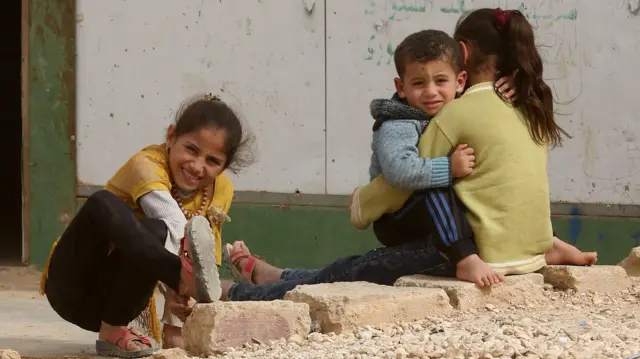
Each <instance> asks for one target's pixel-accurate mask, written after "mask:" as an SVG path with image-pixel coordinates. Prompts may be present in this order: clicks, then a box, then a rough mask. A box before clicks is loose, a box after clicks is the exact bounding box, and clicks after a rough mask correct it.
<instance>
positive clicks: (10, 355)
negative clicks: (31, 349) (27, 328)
mask: <svg viewBox="0 0 640 359" xmlns="http://www.w3.org/2000/svg"><path fill="white" fill-rule="evenodd" d="M0 359H20V354H19V353H18V352H17V351H15V350H11V349H0Z"/></svg>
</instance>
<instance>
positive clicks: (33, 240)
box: [21, 0, 76, 268]
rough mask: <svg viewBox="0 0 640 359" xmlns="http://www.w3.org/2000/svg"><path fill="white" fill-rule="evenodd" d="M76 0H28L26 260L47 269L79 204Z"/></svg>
mask: <svg viewBox="0 0 640 359" xmlns="http://www.w3.org/2000/svg"><path fill="white" fill-rule="evenodd" d="M75 41H76V2H75V1H73V0H72V1H69V0H49V1H39V0H22V69H21V75H22V90H21V91H22V198H23V204H22V262H23V264H26V265H29V264H33V265H36V267H38V268H41V267H42V266H43V265H44V263H45V261H46V259H47V257H48V255H49V249H50V247H51V244H52V243H53V242H54V241H55V239H56V238H57V237H58V236H59V235H60V234H61V233H62V231H63V230H64V227H65V226H66V225H67V224H68V223H69V221H70V219H71V218H72V217H73V215H74V213H75V208H76V193H75V188H76V148H75V123H76V71H75V62H76V51H75Z"/></svg>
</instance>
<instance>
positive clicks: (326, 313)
mask: <svg viewBox="0 0 640 359" xmlns="http://www.w3.org/2000/svg"><path fill="white" fill-rule="evenodd" d="M285 299H288V300H292V301H294V302H300V303H307V304H308V305H309V308H310V310H311V318H312V319H313V320H315V321H317V323H318V324H319V325H320V328H321V331H322V332H324V333H327V332H337V333H340V332H348V331H353V330H356V329H358V328H359V327H363V326H365V325H377V324H382V323H396V322H410V321H413V320H418V319H424V318H426V317H428V316H433V315H442V314H444V313H447V312H449V311H451V310H452V309H453V308H452V307H451V305H450V304H449V298H448V297H447V294H446V293H445V292H444V291H443V290H442V289H427V288H400V287H391V286H384V285H377V284H373V283H366V282H353V283H332V284H316V285H303V286H298V287H296V288H295V289H294V290H292V291H290V292H289V293H287V294H286V295H285Z"/></svg>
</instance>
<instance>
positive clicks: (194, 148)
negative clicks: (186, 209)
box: [166, 125, 227, 191]
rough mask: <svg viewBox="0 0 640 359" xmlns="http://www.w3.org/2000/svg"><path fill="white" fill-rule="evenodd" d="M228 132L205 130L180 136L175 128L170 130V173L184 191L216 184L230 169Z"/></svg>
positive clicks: (168, 138) (168, 144) (212, 129)
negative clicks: (227, 144) (218, 178)
mask: <svg viewBox="0 0 640 359" xmlns="http://www.w3.org/2000/svg"><path fill="white" fill-rule="evenodd" d="M226 140H227V133H226V131H225V130H224V129H219V128H215V127H204V128H201V129H199V130H197V131H194V132H189V133H185V134H182V135H180V136H176V133H175V127H174V126H173V125H172V126H170V127H169V131H167V139H166V144H167V149H168V150H169V170H170V172H171V178H172V179H173V182H174V184H175V185H176V186H177V187H178V188H179V189H180V190H182V191H193V190H197V189H201V188H204V187H206V186H208V185H210V184H212V183H213V182H214V180H215V178H216V177H217V176H218V175H220V174H221V173H222V172H223V171H224V170H225V168H226V163H227V155H226V153H225V142H226Z"/></svg>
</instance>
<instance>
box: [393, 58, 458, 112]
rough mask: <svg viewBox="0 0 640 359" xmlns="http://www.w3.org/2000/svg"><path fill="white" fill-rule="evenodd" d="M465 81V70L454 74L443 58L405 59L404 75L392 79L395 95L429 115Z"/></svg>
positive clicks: (441, 105)
mask: <svg viewBox="0 0 640 359" xmlns="http://www.w3.org/2000/svg"><path fill="white" fill-rule="evenodd" d="M466 81H467V73H466V72H465V71H460V72H459V73H457V74H456V72H455V71H454V70H453V67H452V66H451V64H450V63H449V61H443V60H434V61H427V62H423V63H420V62H411V63H408V64H406V66H405V71H404V76H402V78H396V79H395V80H394V82H395V85H396V91H397V92H398V96H399V97H400V98H401V99H405V100H406V101H407V102H408V103H409V105H410V106H412V107H415V108H417V109H420V110H422V111H423V112H425V113H426V114H427V115H429V116H430V117H433V116H435V115H436V114H437V113H438V111H440V109H442V107H444V105H446V104H447V103H449V102H451V101H452V100H454V99H455V98H456V94H457V93H462V91H463V90H464V84H465V82H466Z"/></svg>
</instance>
